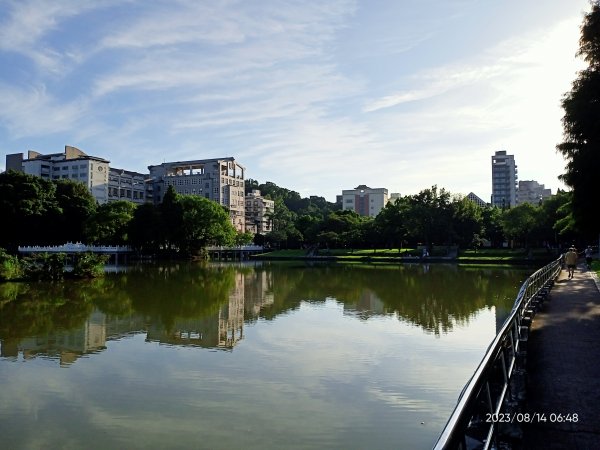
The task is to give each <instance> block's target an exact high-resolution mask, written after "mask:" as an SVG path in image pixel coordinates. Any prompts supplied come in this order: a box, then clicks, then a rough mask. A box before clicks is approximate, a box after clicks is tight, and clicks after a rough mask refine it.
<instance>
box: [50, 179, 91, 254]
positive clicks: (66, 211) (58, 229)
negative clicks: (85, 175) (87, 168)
mask: <svg viewBox="0 0 600 450" xmlns="http://www.w3.org/2000/svg"><path fill="white" fill-rule="evenodd" d="M55 184H56V194H55V195H56V201H57V203H58V206H59V208H60V210H61V214H60V216H59V217H58V218H57V220H56V222H55V224H54V227H53V228H54V230H53V232H52V234H53V235H54V236H56V240H57V242H58V243H65V242H82V241H84V240H85V237H86V236H85V223H86V222H87V221H88V220H89V219H90V217H91V216H92V215H93V214H94V213H95V212H96V208H97V202H96V199H95V198H94V196H93V195H92V194H91V193H90V191H89V189H88V188H87V186H86V185H85V184H83V183H80V182H78V181H73V180H58V181H56V182H55Z"/></svg>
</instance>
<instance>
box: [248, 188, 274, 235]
mask: <svg viewBox="0 0 600 450" xmlns="http://www.w3.org/2000/svg"><path fill="white" fill-rule="evenodd" d="M274 210H275V202H274V201H273V200H268V199H266V198H264V197H263V196H261V195H260V191H259V190H258V189H253V190H252V192H251V193H249V194H247V195H246V231H247V232H249V233H252V234H257V233H259V234H267V233H269V232H270V231H272V223H271V214H273V211H274Z"/></svg>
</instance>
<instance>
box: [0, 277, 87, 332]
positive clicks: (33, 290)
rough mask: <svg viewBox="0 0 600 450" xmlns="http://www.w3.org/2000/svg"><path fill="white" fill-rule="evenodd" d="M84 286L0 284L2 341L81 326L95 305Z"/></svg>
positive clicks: (47, 283)
mask: <svg viewBox="0 0 600 450" xmlns="http://www.w3.org/2000/svg"><path fill="white" fill-rule="evenodd" d="M84 287H85V285H84V284H83V282H68V283H50V282H37V283H3V284H0V299H1V300H0V338H1V339H3V340H4V339H6V340H8V339H21V338H24V337H27V336H38V335H45V334H49V333H52V332H54V331H56V330H70V329H73V328H76V327H78V326H80V325H81V324H82V323H83V322H84V321H85V320H86V319H87V318H88V317H89V315H90V314H91V312H92V310H93V305H92V303H91V302H90V301H88V300H87V299H86V295H85V289H84Z"/></svg>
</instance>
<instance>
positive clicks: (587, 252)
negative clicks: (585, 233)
mask: <svg viewBox="0 0 600 450" xmlns="http://www.w3.org/2000/svg"><path fill="white" fill-rule="evenodd" d="M593 254H594V250H593V249H592V246H591V245H588V246H587V248H586V249H585V263H586V265H587V269H588V270H590V269H591V268H592V255H593Z"/></svg>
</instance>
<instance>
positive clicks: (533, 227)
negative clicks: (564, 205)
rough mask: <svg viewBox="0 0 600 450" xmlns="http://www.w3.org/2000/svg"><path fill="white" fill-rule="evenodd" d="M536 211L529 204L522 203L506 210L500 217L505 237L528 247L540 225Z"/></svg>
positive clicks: (537, 209) (534, 207)
mask: <svg viewBox="0 0 600 450" xmlns="http://www.w3.org/2000/svg"><path fill="white" fill-rule="evenodd" d="M538 211H539V207H538V206H533V205H531V204H530V203H522V204H520V205H517V206H515V207H514V208H510V209H508V210H506V211H505V212H504V215H503V216H502V228H503V230H504V234H505V235H506V237H507V238H509V239H512V240H514V241H517V242H520V243H521V244H522V245H524V246H525V247H529V245H530V244H531V242H530V240H531V238H532V237H533V236H535V235H536V234H537V233H536V231H537V228H538V225H539V223H540V221H539V219H538Z"/></svg>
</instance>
